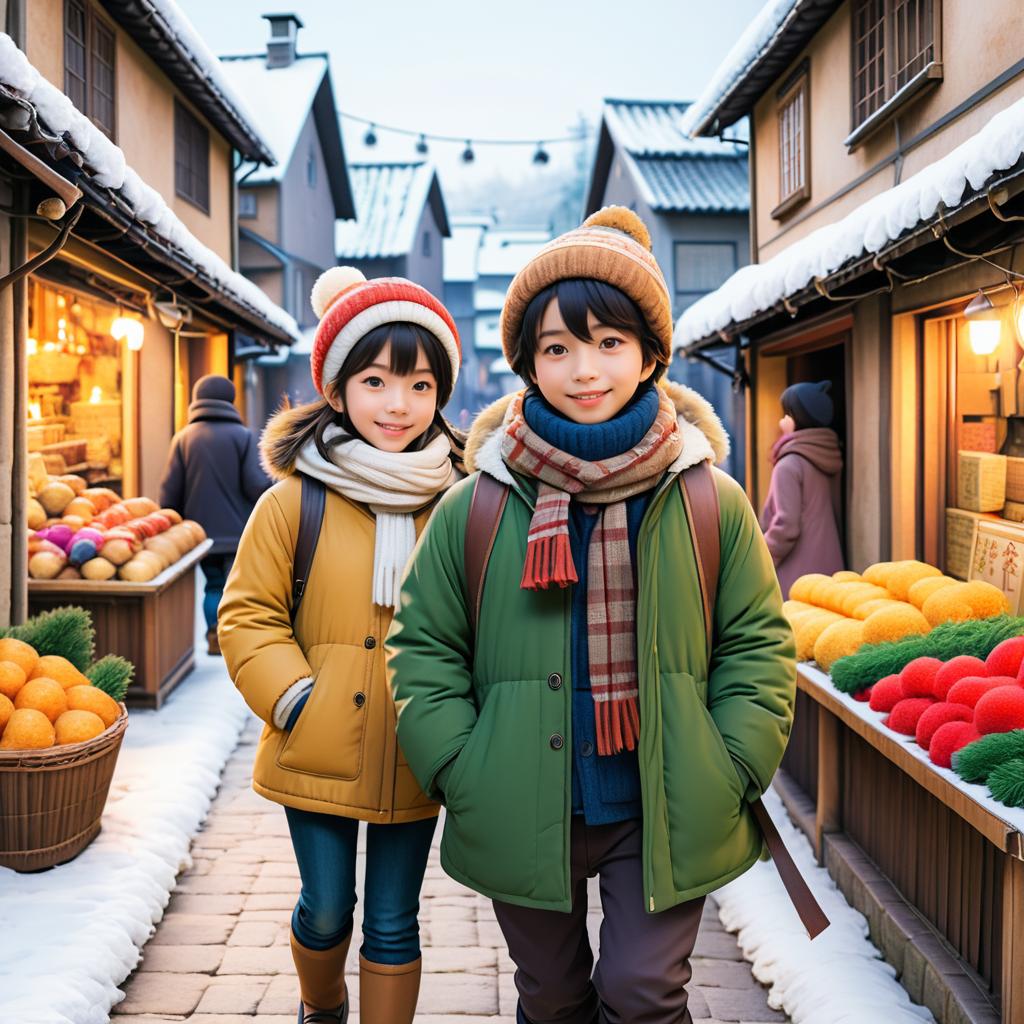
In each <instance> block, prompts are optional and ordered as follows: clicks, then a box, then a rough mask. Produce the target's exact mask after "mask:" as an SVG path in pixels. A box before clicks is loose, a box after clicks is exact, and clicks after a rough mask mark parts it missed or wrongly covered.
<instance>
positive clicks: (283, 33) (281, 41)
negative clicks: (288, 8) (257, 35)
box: [263, 14, 302, 68]
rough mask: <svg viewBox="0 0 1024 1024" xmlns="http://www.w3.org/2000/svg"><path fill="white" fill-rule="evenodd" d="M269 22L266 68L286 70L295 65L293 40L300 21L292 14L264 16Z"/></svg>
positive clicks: (300, 24) (300, 26) (299, 26)
mask: <svg viewBox="0 0 1024 1024" xmlns="http://www.w3.org/2000/svg"><path fill="white" fill-rule="evenodd" d="M263 17H264V18H266V20H267V21H269V22H270V38H269V39H268V40H267V67H268V68H286V67H289V66H290V65H291V64H294V63H295V38H296V36H297V35H298V33H299V29H300V28H302V21H301V20H300V19H299V18H298V16H297V15H294V14H264V15H263Z"/></svg>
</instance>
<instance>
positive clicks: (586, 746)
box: [580, 740, 594, 757]
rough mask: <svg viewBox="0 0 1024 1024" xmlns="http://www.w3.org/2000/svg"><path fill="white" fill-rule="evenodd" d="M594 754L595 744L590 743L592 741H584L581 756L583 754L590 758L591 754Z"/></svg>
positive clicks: (581, 746)
mask: <svg viewBox="0 0 1024 1024" xmlns="http://www.w3.org/2000/svg"><path fill="white" fill-rule="evenodd" d="M593 752H594V744H593V743H591V742H590V740H584V741H583V742H582V743H581V744H580V753H581V754H582V755H583V756H584V757H590V755H591V754H592V753H593Z"/></svg>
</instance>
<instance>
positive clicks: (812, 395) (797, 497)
mask: <svg viewBox="0 0 1024 1024" xmlns="http://www.w3.org/2000/svg"><path fill="white" fill-rule="evenodd" d="M831 390H832V383H831V381H827V380H823V381H818V382H817V383H811V382H809V381H807V382H804V383H802V384H793V385H791V386H790V387H788V388H786V390H785V391H783V392H782V412H783V416H782V419H781V420H779V428H780V429H781V430H782V436H781V437H780V438H779V439H778V441H776V442H775V444H774V445H773V446H772V450H771V454H770V455H769V459H770V461H771V464H772V478H771V483H770V485H769V487H768V498H767V500H766V501H765V503H764V510H763V511H762V513H761V529H762V530H764V539H765V540H766V541H767V542H768V550H769V551H770V552H771V554H772V560H773V561H774V562H775V571H776V573H777V574H778V577H779V584H780V585H781V587H782V593H783V595H784V596H787V597H788V596H789V588H790V587H791V586H792V584H793V581H794V580H796V579H797V578H798V577H799V576H803V575H805V574H806V573H810V572H820V573H825V574H827V575H831V574H832V573H834V572H838V571H839V570H840V569H842V568H843V546H842V541H841V540H840V524H841V522H842V494H841V490H842V471H843V452H842V448H841V447H840V444H839V438H838V436H837V435H836V432H835V431H834V430H833V429H832V415H833V409H832V399H831V398H830V397H829V391H831Z"/></svg>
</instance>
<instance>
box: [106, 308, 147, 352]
mask: <svg viewBox="0 0 1024 1024" xmlns="http://www.w3.org/2000/svg"><path fill="white" fill-rule="evenodd" d="M110 336H111V337H112V338H113V339H114V340H115V341H124V343H125V344H126V345H127V346H128V348H129V349H130V350H131V351H132V352H138V351H139V349H140V348H142V343H143V342H144V341H145V340H146V332H145V328H144V327H143V326H142V321H141V320H136V319H134V318H133V317H130V316H119V317H116V318H115V319H114V322H113V323H112V324H111V325H110Z"/></svg>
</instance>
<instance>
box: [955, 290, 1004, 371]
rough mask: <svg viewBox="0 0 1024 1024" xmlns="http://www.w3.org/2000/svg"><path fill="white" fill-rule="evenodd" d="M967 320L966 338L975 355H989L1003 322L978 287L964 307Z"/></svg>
mask: <svg viewBox="0 0 1024 1024" xmlns="http://www.w3.org/2000/svg"><path fill="white" fill-rule="evenodd" d="M964 318H965V319H966V320H967V338H968V341H969V342H970V345H971V351H972V352H973V353H974V354H975V355H979V356H990V355H992V353H993V352H995V350H996V349H997V348H999V342H1000V340H1001V337H1002V332H1003V324H1002V319H1001V317H1000V315H999V311H998V310H997V309H996V308H995V306H993V305H992V300H991V299H990V298H989V297H988V296H987V295H986V294H985V293H984V291H982V290H981V289H980V288H979V289H978V294H977V295H975V296H974V298H973V299H971V301H970V302H968V303H967V305H966V306H965V307H964Z"/></svg>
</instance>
